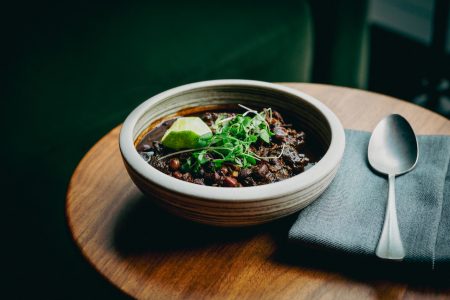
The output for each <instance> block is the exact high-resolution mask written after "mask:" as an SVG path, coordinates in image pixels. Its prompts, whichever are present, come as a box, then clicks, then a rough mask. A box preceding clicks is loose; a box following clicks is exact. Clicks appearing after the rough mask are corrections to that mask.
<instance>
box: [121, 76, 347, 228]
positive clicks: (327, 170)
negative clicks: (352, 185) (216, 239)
mask: <svg viewBox="0 0 450 300" xmlns="http://www.w3.org/2000/svg"><path fill="white" fill-rule="evenodd" d="M230 104H234V105H237V104H243V105H246V106H249V107H258V108H260V107H272V108H273V109H275V110H280V111H281V112H283V111H285V112H289V113H290V114H293V115H295V117H296V118H298V119H299V120H301V122H302V129H305V130H306V131H307V132H308V131H310V132H314V135H315V136H316V137H317V139H318V142H320V143H322V144H323V145H324V147H325V149H326V150H325V154H324V155H323V157H322V158H321V159H320V161H319V162H318V163H317V164H315V165H314V166H313V167H311V168H310V169H308V170H306V171H305V172H303V173H301V174H299V175H296V176H293V177H291V178H289V179H286V180H283V181H280V182H276V183H271V184H266V185H261V186H255V187H240V188H224V187H211V186H202V185H197V184H193V183H188V182H185V181H182V180H178V179H175V178H173V177H171V176H168V175H166V174H164V173H162V172H160V171H158V170H157V169H155V168H154V167H152V166H150V165H149V164H147V163H146V162H145V161H144V160H143V159H142V158H141V156H140V155H139V153H138V152H137V151H136V148H135V143H136V141H137V140H138V139H139V137H140V136H142V135H143V133H145V132H146V131H147V130H148V127H149V125H150V124H155V123H157V122H159V121H163V120H164V119H167V118H170V117H171V116H172V117H173V116H174V115H176V114H177V112H180V111H189V109H192V110H195V109H196V108H198V107H203V106H206V107H216V106H226V105H230ZM119 139H120V141H119V143H120V151H121V153H122V157H123V161H124V163H125V166H126V168H127V171H128V173H129V175H130V177H131V179H132V180H133V181H134V183H135V184H136V185H137V186H138V187H139V188H140V190H141V191H142V192H143V193H144V194H146V195H147V196H148V197H149V198H150V199H151V200H153V201H154V202H156V203H157V204H158V205H160V206H162V207H164V208H165V209H167V210H168V211H170V212H172V213H174V214H176V215H178V216H180V217H183V218H187V219H189V220H193V221H196V222H201V223H206V224H211V225H217V226H246V225H255V224H260V223H265V222H269V221H271V220H275V219H278V218H281V217H284V216H287V215H290V214H292V213H294V212H296V211H298V210H300V209H302V208H304V207H305V206H307V205H308V204H310V203H311V202H313V201H314V200H315V199H317V197H318V196H319V195H320V194H321V193H322V192H323V191H324V190H325V189H326V188H327V187H328V185H329V184H330V183H331V181H332V180H333V178H334V176H335V174H336V171H337V169H338V167H339V164H340V161H341V159H342V156H343V153H344V148H345V134H344V129H343V127H342V124H341V122H340V121H339V119H338V118H337V117H336V115H335V114H334V113H333V112H332V111H331V110H330V109H329V108H327V107H326V106H325V105H324V104H322V103H321V102H320V101H318V100H317V99H315V98H313V97H311V96H309V95H307V94H304V93H302V92H299V91H297V90H294V89H291V88H288V87H284V86H281V85H277V84H272V83H267V82H260V81H251V80H212V81H203V82H197V83H192V84H187V85H183V86H180V87H176V88H173V89H170V90H168V91H165V92H163V93H160V94H158V95H156V96H154V97H152V98H150V99H148V100H147V101H145V102H144V103H142V104H141V105H139V106H138V107H137V108H136V109H134V110H133V111H132V112H131V114H130V115H129V116H128V117H127V119H126V120H125V122H124V124H123V127H122V129H121V132H120V138H119Z"/></svg>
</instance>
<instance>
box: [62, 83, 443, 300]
mask: <svg viewBox="0 0 450 300" xmlns="http://www.w3.org/2000/svg"><path fill="white" fill-rule="evenodd" d="M285 85H287V86H290V87H293V88H296V89H299V90H301V91H304V92H306V93H308V94H310V95H312V96H314V97H316V98H317V99H319V100H320V101H322V102H324V103H325V104H326V105H328V106H329V107H330V108H331V109H332V110H333V111H334V112H335V113H336V114H337V116H338V117H339V118H340V119H341V121H342V123H343V124H344V127H346V128H352V129H360V130H367V131H371V130H372V129H373V128H374V127H375V125H376V123H377V122H378V121H379V120H380V119H381V118H382V117H383V116H385V115H387V114H389V113H400V114H402V115H403V116H405V117H406V118H407V119H408V120H409V121H410V122H411V123H412V126H413V128H414V130H415V131H416V133H418V134H446V135H450V122H449V121H448V120H447V119H445V118H443V117H441V116H439V115H437V114H434V113H432V112H430V111H428V110H425V109H423V108H420V107H418V106H415V105H412V104H409V103H407V102H404V101H400V100H396V99H393V98H390V97H387V96H383V95H379V94H374V93H370V92H365V91H361V90H356V89H349V88H342V87H333V86H327V85H318V84H300V83H286V84H285ZM119 130H120V127H117V128H115V129H113V130H112V131H111V132H110V133H109V134H107V135H106V136H105V137H103V138H102V139H101V140H100V141H99V142H98V143H97V144H96V145H95V146H94V147H93V148H92V149H91V150H90V151H89V152H88V153H87V154H86V156H85V157H84V158H83V160H82V161H81V162H80V164H79V166H78V167H77V169H76V171H75V172H74V174H73V177H72V179H71V182H70V186H69V189H68V192H67V202H66V214H67V221H68V224H69V227H70V230H71V233H72V235H73V238H74V240H75V242H76V244H77V245H78V246H79V248H80V249H81V252H82V254H83V255H84V256H85V257H86V259H87V260H88V261H89V262H90V263H91V264H92V265H93V267H94V268H95V269H97V270H98V271H99V272H100V273H101V274H103V276H105V278H107V279H108V280H109V281H110V282H111V283H112V284H114V285H115V286H117V287H118V288H119V289H121V290H122V291H123V292H125V293H126V294H128V295H130V296H132V297H135V298H139V299H419V298H428V299H444V298H446V299H450V279H449V277H450V276H448V274H442V273H439V272H430V271H427V270H422V269H420V267H419V266H404V265H402V264H398V263H397V264H391V263H385V262H381V261H379V260H376V259H374V258H361V257H348V256H345V255H342V254H338V253H334V252H332V251H327V250H322V249H309V248H308V247H294V246H293V245H288V244H287V241H286V236H287V230H288V228H289V226H290V225H291V224H292V222H293V221H294V219H295V216H293V217H288V218H285V219H282V220H280V221H277V222H273V223H269V224H266V225H262V226H257V227H250V228H244V229H242V228H241V229H239V228H234V229H233V228H229V229H225V228H214V227H208V226H205V225H199V224H194V223H190V222H188V221H184V220H181V219H179V218H176V217H173V216H171V215H169V214H167V213H165V212H163V211H161V210H160V209H159V208H157V207H155V206H154V205H153V204H152V202H151V201H150V200H149V199H146V198H145V197H143V195H142V194H141V192H140V191H139V190H138V189H137V188H136V187H135V186H134V184H133V183H132V181H131V179H130V178H129V177H128V175H127V172H126V170H125V168H124V165H123V163H122V159H121V157H120V152H119V148H118V134H119Z"/></svg>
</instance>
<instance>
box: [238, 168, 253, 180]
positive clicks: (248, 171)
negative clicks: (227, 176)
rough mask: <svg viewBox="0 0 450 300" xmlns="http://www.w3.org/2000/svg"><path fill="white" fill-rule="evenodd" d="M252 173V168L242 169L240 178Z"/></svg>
mask: <svg viewBox="0 0 450 300" xmlns="http://www.w3.org/2000/svg"><path fill="white" fill-rule="evenodd" d="M251 174H252V170H250V169H248V168H247V169H241V171H240V172H239V178H247V177H248V176H250V175H251Z"/></svg>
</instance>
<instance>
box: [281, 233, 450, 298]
mask: <svg viewBox="0 0 450 300" xmlns="http://www.w3.org/2000/svg"><path fill="white" fill-rule="evenodd" d="M287 230H288V228H286V231H285V234H286V232H287ZM285 237H286V236H285ZM272 259H273V260H274V261H276V262H277V263H280V264H286V265H290V266H297V267H301V268H303V269H305V268H306V269H310V270H316V271H326V272H335V273H338V274H340V275H344V276H345V277H347V278H349V279H352V280H356V281H360V282H374V281H380V282H381V281H389V282H396V283H399V284H408V285H411V286H412V287H411V286H410V287H408V289H410V290H416V289H417V290H423V291H426V290H427V288H433V291H436V290H435V289H438V290H439V291H445V292H450V275H449V274H450V268H448V267H446V268H443V267H441V268H439V269H436V270H432V269H431V265H430V264H428V263H427V264H424V263H416V264H413V263H400V262H395V261H384V260H381V259H378V258H377V257H363V256H360V255H349V254H347V253H339V252H336V251H333V250H329V249H321V248H320V249H319V248H314V247H311V246H309V245H305V244H303V245H301V244H298V245H297V244H292V243H290V242H289V241H287V240H286V238H285V239H284V240H278V249H277V251H276V252H275V253H274V254H273V256H272ZM436 292H437V291H436Z"/></svg>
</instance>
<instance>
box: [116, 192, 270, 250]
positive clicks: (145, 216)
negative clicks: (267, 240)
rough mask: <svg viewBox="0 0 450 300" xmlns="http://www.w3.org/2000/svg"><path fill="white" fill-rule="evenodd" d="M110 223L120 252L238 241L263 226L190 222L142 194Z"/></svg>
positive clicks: (258, 230)
mask: <svg viewBox="0 0 450 300" xmlns="http://www.w3.org/2000/svg"><path fill="white" fill-rule="evenodd" d="M114 226H115V228H114V232H113V238H112V243H113V245H112V246H113V247H114V248H115V249H116V251H117V252H118V253H119V254H120V255H123V256H127V255H139V254H145V253H148V252H154V251H178V250H193V249H199V248H204V247H207V246H211V245H213V244H216V243H217V244H218V243H220V244H221V245H223V244H224V243H226V244H232V243H238V242H242V241H243V240H245V239H248V238H251V237H252V236H255V235H256V234H257V233H258V232H261V231H262V229H261V228H262V227H267V225H263V226H255V227H247V228H220V227H213V226H207V225H203V224H198V223H194V222H191V221H188V220H184V219H181V218H179V217H176V216H174V215H172V214H170V213H167V212H166V211H164V210H163V209H161V208H160V207H158V206H156V205H155V204H153V203H152V201H151V200H150V199H147V198H145V197H144V196H143V195H142V194H139V197H137V198H136V199H133V200H132V201H128V203H127V204H126V206H125V207H123V208H121V212H120V214H119V217H118V218H117V220H116V222H115V224H114Z"/></svg>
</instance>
